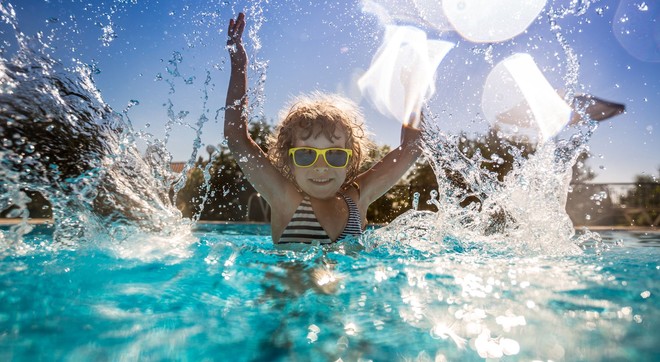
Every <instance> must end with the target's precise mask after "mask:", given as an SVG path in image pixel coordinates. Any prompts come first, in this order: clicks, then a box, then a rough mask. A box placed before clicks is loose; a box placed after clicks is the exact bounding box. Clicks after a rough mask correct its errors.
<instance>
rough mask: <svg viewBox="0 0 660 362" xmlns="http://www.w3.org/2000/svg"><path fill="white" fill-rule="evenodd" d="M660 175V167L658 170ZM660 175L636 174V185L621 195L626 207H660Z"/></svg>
mask: <svg viewBox="0 0 660 362" xmlns="http://www.w3.org/2000/svg"><path fill="white" fill-rule="evenodd" d="M658 176H660V169H659V170H658ZM658 179H659V177H656V176H652V175H637V176H635V187H634V188H633V189H631V190H629V191H628V192H627V193H626V194H625V195H624V196H622V197H621V204H623V205H626V207H643V208H647V209H660V182H659V181H658Z"/></svg>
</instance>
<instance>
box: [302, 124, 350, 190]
mask: <svg viewBox="0 0 660 362" xmlns="http://www.w3.org/2000/svg"><path fill="white" fill-rule="evenodd" d="M314 133H315V132H314ZM335 136H338V137H335V138H334V139H333V140H332V141H330V140H329V139H327V138H326V137H325V135H324V134H323V133H321V134H319V135H318V137H316V138H314V136H313V135H312V136H310V137H309V138H308V139H306V140H300V139H299V140H296V141H295V143H294V145H293V147H314V148H321V149H323V148H333V147H337V148H345V147H346V138H347V137H346V133H345V132H344V131H343V130H339V129H338V130H336V132H335ZM349 162H350V161H349ZM291 170H292V172H293V177H294V179H295V180H296V183H297V184H298V187H300V189H301V190H302V191H303V192H305V193H306V194H308V195H309V196H311V197H314V198H317V199H328V198H331V197H333V196H335V195H336V194H337V191H339V189H340V188H341V186H342V185H343V184H344V181H345V180H346V170H347V168H345V167H344V168H334V167H330V166H328V165H327V164H326V163H325V159H324V158H323V157H322V156H319V158H318V159H317V160H316V163H314V164H313V165H312V166H310V167H297V166H296V165H293V164H292V165H291Z"/></svg>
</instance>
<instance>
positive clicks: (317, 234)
mask: <svg viewBox="0 0 660 362" xmlns="http://www.w3.org/2000/svg"><path fill="white" fill-rule="evenodd" d="M340 195H341V196H342V197H343V198H344V201H345V202H346V205H347V206H348V222H347V223H346V227H345V228H344V231H342V233H341V235H339V237H338V238H337V240H341V239H343V238H345V237H347V236H349V235H361V234H362V222H361V220H360V212H359V210H358V208H357V205H356V204H355V202H354V201H353V199H351V198H350V197H348V196H346V195H344V194H341V193H340ZM337 240H336V241H337ZM313 242H318V243H320V244H321V245H324V244H332V243H333V241H332V240H331V239H330V237H329V236H328V234H327V233H326V232H325V230H324V229H323V227H322V226H321V224H320V223H319V221H318V219H316V215H315V214H314V210H313V209H312V202H311V201H310V199H309V196H308V195H305V196H304V197H303V200H302V202H301V203H300V205H299V206H298V208H297V209H296V212H295V213H294V214H293V217H292V218H291V221H290V222H289V225H287V226H286V228H285V229H284V232H283V233H282V236H280V240H279V241H278V242H277V244H291V243H304V244H312V243H313Z"/></svg>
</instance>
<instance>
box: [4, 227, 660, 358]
mask: <svg viewBox="0 0 660 362" xmlns="http://www.w3.org/2000/svg"><path fill="white" fill-rule="evenodd" d="M268 234H269V229H268V227H267V226H254V225H209V224H201V225H198V226H197V228H196V229H195V231H194V232H193V238H194V240H195V242H194V243H192V244H191V245H190V246H189V247H188V248H187V250H188V251H189V254H188V255H185V256H182V255H179V256H161V257H159V258H157V259H152V260H150V261H144V260H140V259H137V258H136V259H131V258H128V259H126V258H122V259H119V260H118V258H117V255H116V254H115V253H113V252H109V251H108V250H106V249H102V248H99V247H96V246H89V245H88V246H82V247H80V248H78V249H77V250H62V251H59V252H52V251H50V250H38V251H36V252H35V253H33V254H31V255H27V256H13V257H7V258H5V259H4V260H3V261H2V262H1V263H0V330H1V331H2V334H1V335H0V358H1V359H2V360H38V359H55V360H135V359H139V360H172V359H174V360H205V359H206V360H217V359H224V358H226V357H229V356H231V358H232V360H292V359H297V360H318V361H324V360H337V359H338V358H341V359H342V360H344V361H351V360H358V359H360V358H362V359H363V360H379V361H384V360H387V361H390V360H421V361H428V360H431V361H433V360H440V361H442V360H449V361H456V360H481V359H483V358H486V357H490V358H500V357H504V358H505V360H508V359H512V360H555V361H561V360H566V361H571V360H590V361H594V360H639V361H641V360H648V361H651V360H657V357H658V356H659V355H660V349H659V348H658V344H657V338H658V335H657V326H658V323H660V306H659V305H658V302H657V298H658V294H659V293H660V289H659V288H658V285H657V283H656V282H655V281H657V280H658V274H659V273H660V264H658V260H660V236H659V235H658V234H657V233H651V234H647V233H630V232H607V233H604V234H603V236H604V240H605V241H604V243H602V244H600V246H599V247H598V248H595V247H589V246H586V245H585V248H586V249H585V251H584V253H582V254H580V255H576V256H568V257H567V256H543V255H535V256H521V255H517V254H515V253H512V252H510V251H508V250H506V249H502V247H501V246H499V245H490V244H488V243H483V244H482V243H472V244H470V245H461V246H460V247H459V246H458V244H459V243H458V241H457V240H453V239H451V238H446V239H444V240H427V241H426V242H425V243H424V244H423V245H420V246H418V247H412V246H409V245H404V244H401V243H397V242H390V243H386V244H385V245H381V246H378V247H375V248H373V250H371V251H369V252H366V251H358V250H352V249H358V248H357V247H356V245H354V244H350V243H349V244H345V245H344V246H342V247H340V248H338V249H321V248H310V249H309V250H307V251H304V252H281V251H276V250H273V247H272V246H271V241H270V237H269V236H267V235H268ZM27 238H28V241H27V242H28V243H31V244H40V243H42V242H46V243H47V242H48V241H49V239H50V238H51V234H50V231H49V230H48V228H45V227H38V228H36V229H35V231H34V232H33V233H31V234H29V235H28V236H27ZM368 238H371V240H375V239H377V237H375V236H374V235H373V234H372V235H371V236H370V237H368ZM149 242H157V243H158V242H161V241H158V240H149V239H133V238H128V239H127V240H126V244H125V247H126V249H127V250H130V251H131V253H132V254H134V255H143V254H145V253H148V251H145V250H143V249H144V248H148V246H145V245H146V244H148V243H149ZM507 356H509V357H507Z"/></svg>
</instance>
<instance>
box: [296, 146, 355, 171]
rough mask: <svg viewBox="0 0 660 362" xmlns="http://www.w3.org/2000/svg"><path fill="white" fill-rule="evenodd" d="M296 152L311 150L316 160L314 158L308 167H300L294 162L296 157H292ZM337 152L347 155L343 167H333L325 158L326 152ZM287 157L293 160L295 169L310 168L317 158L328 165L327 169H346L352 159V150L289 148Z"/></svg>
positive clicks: (337, 148)
mask: <svg viewBox="0 0 660 362" xmlns="http://www.w3.org/2000/svg"><path fill="white" fill-rule="evenodd" d="M298 150H313V151H314V152H316V158H314V162H312V163H310V164H309V165H308V166H300V165H299V164H298V162H296V157H295V155H294V154H295V152H296V151H298ZM337 150H340V151H344V152H346V154H347V155H348V157H346V163H345V164H344V165H343V166H333V165H331V164H330V163H329V162H328V159H327V158H325V154H326V153H327V152H328V151H337ZM289 156H291V159H292V160H293V164H294V165H295V166H296V167H301V168H307V167H312V166H314V164H316V162H317V161H318V160H319V156H323V161H325V164H326V165H328V166H329V167H331V168H346V167H347V166H348V163H349V162H350V160H351V157H353V150H351V149H348V148H339V147H331V148H315V147H292V148H289Z"/></svg>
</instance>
